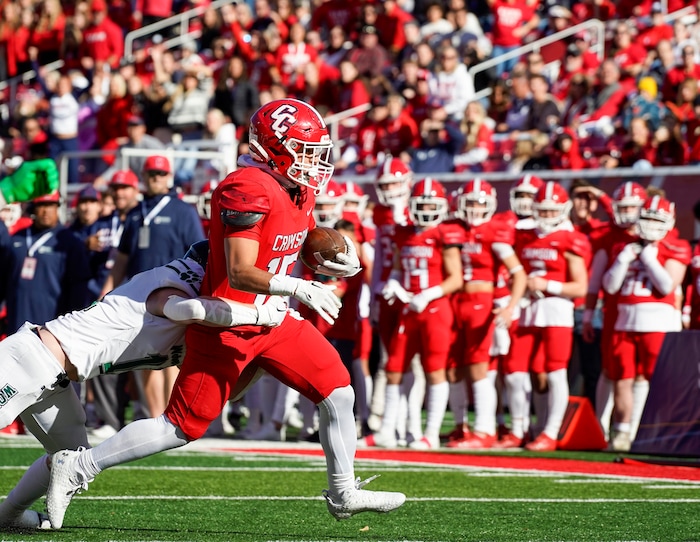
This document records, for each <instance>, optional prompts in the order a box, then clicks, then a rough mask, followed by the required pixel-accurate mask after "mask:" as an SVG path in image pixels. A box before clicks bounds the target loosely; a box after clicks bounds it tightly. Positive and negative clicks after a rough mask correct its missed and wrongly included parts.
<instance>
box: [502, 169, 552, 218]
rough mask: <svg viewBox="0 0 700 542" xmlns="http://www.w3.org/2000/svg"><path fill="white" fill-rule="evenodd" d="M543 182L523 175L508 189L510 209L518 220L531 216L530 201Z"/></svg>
mask: <svg viewBox="0 0 700 542" xmlns="http://www.w3.org/2000/svg"><path fill="white" fill-rule="evenodd" d="M542 185H544V181H543V180H542V179H540V178H539V177H535V176H534V175H525V177H523V178H522V179H520V180H518V181H517V182H516V183H515V184H514V185H513V187H512V188H511V189H510V209H511V211H513V212H514V213H515V214H516V215H518V218H527V217H530V216H532V200H533V199H534V198H535V194H537V191H538V190H539V189H540V188H541V187H542Z"/></svg>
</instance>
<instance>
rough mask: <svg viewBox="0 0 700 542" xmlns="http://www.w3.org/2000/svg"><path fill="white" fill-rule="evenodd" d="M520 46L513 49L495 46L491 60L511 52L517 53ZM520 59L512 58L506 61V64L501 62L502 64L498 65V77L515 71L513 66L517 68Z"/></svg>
mask: <svg viewBox="0 0 700 542" xmlns="http://www.w3.org/2000/svg"><path fill="white" fill-rule="evenodd" d="M518 47H519V45H514V46H512V47H503V46H502V45H494V46H493V51H492V52H491V58H496V57H498V56H501V55H504V54H506V53H510V52H511V51H515V50H516V49H517V48H518ZM518 60H519V59H518V57H515V58H511V59H510V60H506V61H504V62H501V63H500V64H496V77H499V78H500V77H501V76H502V75H503V73H505V72H510V71H511V70H512V69H513V66H515V65H516V64H517V63H518Z"/></svg>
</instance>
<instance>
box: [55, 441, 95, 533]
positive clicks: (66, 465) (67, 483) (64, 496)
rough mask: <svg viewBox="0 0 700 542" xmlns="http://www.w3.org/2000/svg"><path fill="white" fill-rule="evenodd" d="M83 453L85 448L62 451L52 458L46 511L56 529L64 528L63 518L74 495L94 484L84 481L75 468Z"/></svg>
mask: <svg viewBox="0 0 700 542" xmlns="http://www.w3.org/2000/svg"><path fill="white" fill-rule="evenodd" d="M83 451H85V448H83V447H82V446H81V447H80V448H78V450H77V451H76V450H61V451H60V452H56V453H55V454H53V456H52V457H51V478H50V481H49V489H48V491H47V492H46V509H47V511H48V513H49V520H50V521H51V526H52V527H53V528H54V529H60V528H61V527H62V526H63V518H64V516H65V515H66V509H67V508H68V505H69V504H70V501H71V499H72V498H73V495H77V494H78V493H82V492H83V491H86V490H87V488H88V483H89V482H92V479H90V480H84V479H83V477H82V475H81V474H80V473H78V472H77V471H76V468H75V463H76V461H77V460H78V456H79V455H80V453H81V452H83Z"/></svg>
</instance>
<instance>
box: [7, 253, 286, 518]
mask: <svg viewBox="0 0 700 542" xmlns="http://www.w3.org/2000/svg"><path fill="white" fill-rule="evenodd" d="M206 245H207V242H206V241H202V242H201V243H196V244H195V245H193V247H192V248H191V249H190V251H188V253H187V254H186V255H185V257H184V258H181V259H178V260H174V261H172V262H170V263H169V264H167V265H164V266H161V267H156V268H155V269H151V270H150V271H145V272H143V273H139V274H138V275H135V276H134V277H133V278H132V279H131V280H130V281H129V282H127V283H126V284H124V285H123V286H120V287H119V288H117V289H115V290H114V291H112V292H111V293H109V294H108V295H106V296H105V297H104V298H103V300H102V301H99V302H97V303H93V304H92V305H90V306H89V307H87V308H86V309H83V310H82V311H75V312H72V313H69V314H66V315H64V316H60V317H58V318H57V319H55V320H51V321H50V322H46V324H44V325H43V326H37V325H35V324H31V323H29V322H27V323H25V324H24V326H23V327H22V328H20V329H19V331H17V333H15V334H14V335H12V336H10V337H8V338H7V339H6V340H4V341H2V342H0V374H2V375H3V377H2V382H0V383H1V384H2V388H1V390H2V391H1V392H0V393H2V399H3V404H2V407H1V408H0V427H5V426H6V425H8V424H10V423H11V422H12V421H13V420H14V419H15V418H16V417H17V416H18V415H21V418H22V421H23V422H24V423H25V425H26V427H27V429H28V430H29V431H30V432H31V433H32V434H33V435H34V436H35V437H36V438H37V439H38V440H39V442H41V444H42V445H43V446H44V449H45V450H46V451H47V452H48V453H54V452H56V451H57V450H60V449H63V448H67V447H70V448H77V447H79V446H88V441H87V432H86V428H85V413H84V410H83V407H82V405H81V403H80V400H79V399H78V397H77V395H76V394H75V393H74V392H73V390H72V389H71V387H70V386H69V380H74V381H83V380H86V379H88V378H93V377H94V376H97V375H99V374H108V373H119V372H124V371H130V370H135V369H144V368H148V369H161V368H163V367H168V366H171V365H178V364H180V363H181V362H182V359H183V356H184V353H185V352H184V342H185V325H186V324H188V323H191V322H200V323H205V324H208V325H214V326H225V327H230V326H235V325H240V324H258V325H265V326H276V325H279V324H280V323H281V322H282V320H283V319H284V317H285V315H286V313H287V307H286V305H285V304H284V303H283V302H282V301H281V299H280V298H272V299H271V301H270V302H269V303H267V304H265V305H261V306H255V305H244V304H239V303H234V302H231V301H226V300H221V299H213V298H198V297H195V296H198V295H199V289H200V284H201V281H202V276H203V275H204V269H203V267H204V265H205V264H206ZM47 458H48V456H47V455H44V456H42V457H40V458H39V459H37V460H36V461H35V462H34V464H33V465H32V466H31V467H30V468H29V470H28V471H27V472H26V473H25V475H24V476H23V477H22V479H21V480H20V481H19V483H18V484H17V486H16V487H15V488H14V489H13V490H12V491H11V492H10V494H9V495H8V496H7V499H5V500H4V501H3V502H2V503H0V530H4V529H38V528H47V527H48V525H47V524H48V521H46V520H45V518H44V517H42V515H41V514H39V513H38V512H35V511H33V510H28V508H29V506H31V505H32V503H33V502H34V501H36V500H37V499H39V498H40V497H41V496H42V495H43V494H44V493H45V491H46V488H47V486H48V483H49V465H48V462H47Z"/></svg>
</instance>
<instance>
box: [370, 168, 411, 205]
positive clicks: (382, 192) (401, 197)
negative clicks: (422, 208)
mask: <svg viewBox="0 0 700 542" xmlns="http://www.w3.org/2000/svg"><path fill="white" fill-rule="evenodd" d="M412 180H413V174H412V172H411V170H410V169H409V168H408V166H407V165H406V164H404V163H403V162H402V161H401V160H399V159H398V158H388V159H387V160H386V161H385V162H384V164H383V166H382V167H381V168H380V171H379V174H378V175H377V181H376V189H377V199H378V200H379V203H381V204H382V205H386V206H389V207H401V206H403V207H405V206H406V204H407V202H408V198H409V196H410V195H411V182H412Z"/></svg>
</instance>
